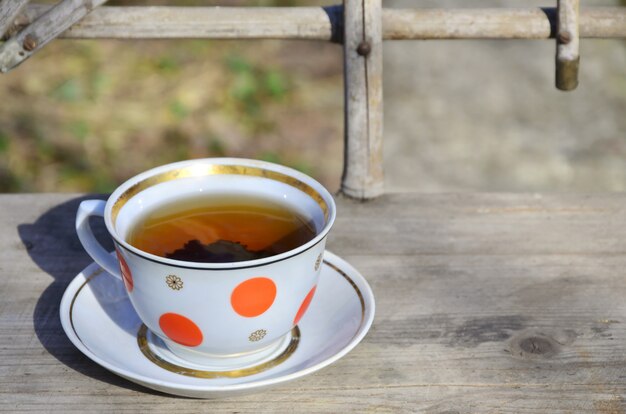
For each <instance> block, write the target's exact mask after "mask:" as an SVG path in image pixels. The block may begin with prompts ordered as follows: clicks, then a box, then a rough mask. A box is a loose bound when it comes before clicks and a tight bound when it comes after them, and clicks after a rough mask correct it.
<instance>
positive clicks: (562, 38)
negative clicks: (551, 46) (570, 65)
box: [557, 31, 572, 45]
mask: <svg viewBox="0 0 626 414" xmlns="http://www.w3.org/2000/svg"><path fill="white" fill-rule="evenodd" d="M557 37H558V39H559V42H561V44H564V45H566V44H568V43H569V42H571V41H572V34H571V33H570V32H568V31H564V32H560V33H559V35H558V36H557Z"/></svg>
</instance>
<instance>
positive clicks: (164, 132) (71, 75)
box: [0, 0, 343, 192]
mask: <svg viewBox="0 0 626 414" xmlns="http://www.w3.org/2000/svg"><path fill="white" fill-rule="evenodd" d="M295 3H297V4H298V5H306V4H320V2H319V1H318V2H313V1H311V2H309V1H297V2H296V1H293V0H263V1H261V0H258V1H224V0H222V1H220V2H209V1H170V2H167V1H110V2H109V3H108V4H109V5H117V6H122V5H125V6H126V5H141V4H151V5H164V4H172V5H179V6H181V5H190V6H193V5H222V6H289V5H294V4H295ZM341 71H342V51H341V48H340V46H338V45H332V44H327V43H324V42H307V41H265V40H264V41H210V40H167V41H148V40H146V41H142V40H139V41H137V40H131V41H113V40H57V41H54V42H52V43H50V44H48V45H47V46H46V47H45V48H43V49H42V50H41V51H40V52H39V53H37V54H36V55H35V56H33V57H32V58H31V59H29V60H28V61H26V62H25V63H24V64H23V65H21V66H20V67H19V68H17V69H16V70H14V71H12V72H10V73H8V74H4V75H0V94H1V95H2V96H3V97H4V99H3V104H2V106H1V107H0V192H40V191H79V192H82V191H96V192H110V191H111V190H113V189H114V188H115V187H116V186H117V185H119V184H120V183H121V182H123V181H124V180H126V179H127V178H129V177H131V176H133V175H135V174H137V173H139V172H141V171H143V170H146V169H148V168H151V167H154V166H157V165H161V164H165V163H168V162H173V161H177V160H182V159H189V158H201V157H219V156H233V157H247V158H258V159H263V160H268V161H273V162H278V163H282V164H286V165H289V166H292V167H295V168H297V169H299V170H302V171H304V172H305V173H308V174H312V175H313V176H315V177H316V178H318V179H319V180H321V181H322V182H323V183H324V184H325V185H327V186H328V187H329V188H331V189H335V188H337V187H338V183H339V177H340V174H341V163H342V157H343V154H342V142H343V138H342V133H343V132H342V131H343V126H342V122H343V115H342V111H343V89H342V76H341Z"/></svg>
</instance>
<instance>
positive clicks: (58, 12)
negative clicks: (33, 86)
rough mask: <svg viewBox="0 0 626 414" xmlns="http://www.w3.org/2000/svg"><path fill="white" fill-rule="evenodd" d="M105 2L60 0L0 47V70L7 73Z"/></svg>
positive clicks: (101, 0)
mask: <svg viewBox="0 0 626 414" xmlns="http://www.w3.org/2000/svg"><path fill="white" fill-rule="evenodd" d="M10 1H13V0H10ZM105 2H106V0H63V1H61V2H60V3H58V4H57V5H55V6H54V7H52V8H51V9H50V10H49V11H47V12H46V13H44V14H43V15H42V16H40V17H39V18H38V19H37V20H35V22H33V23H32V24H30V25H29V26H27V27H26V28H24V29H23V30H22V31H21V32H19V33H18V34H17V35H15V36H14V37H12V38H10V39H9V40H7V41H6V42H5V43H4V44H3V45H2V46H0V71H1V72H8V71H9V70H11V69H13V68H14V67H16V66H17V65H19V64H20V63H22V62H23V61H25V60H26V59H28V58H29V57H31V56H32V55H33V54H34V53H35V52H37V51H38V50H39V49H41V48H42V47H43V46H44V45H46V44H47V43H48V42H50V41H51V40H53V39H54V38H56V37H57V36H59V35H60V34H61V33H63V32H64V31H65V30H66V29H68V28H69V27H70V26H72V25H73V24H74V23H76V22H77V21H79V20H80V19H82V18H83V17H85V16H86V15H87V14H88V13H89V12H90V11H91V10H93V9H94V8H95V7H98V6H99V5H101V4H103V3H105ZM18 12H19V11H18Z"/></svg>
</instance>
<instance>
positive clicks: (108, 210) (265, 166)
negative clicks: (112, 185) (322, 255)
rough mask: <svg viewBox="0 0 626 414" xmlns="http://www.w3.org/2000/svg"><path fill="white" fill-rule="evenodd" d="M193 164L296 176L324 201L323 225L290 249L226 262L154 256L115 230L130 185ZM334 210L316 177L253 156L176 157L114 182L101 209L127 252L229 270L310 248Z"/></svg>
mask: <svg viewBox="0 0 626 414" xmlns="http://www.w3.org/2000/svg"><path fill="white" fill-rule="evenodd" d="M194 165H197V166H200V167H202V166H207V167H208V166H234V167H243V168H251V169H254V170H255V171H256V170H258V169H260V170H263V171H270V172H274V173H278V174H280V175H284V176H287V177H291V178H293V179H295V180H297V181H298V182H300V183H302V184H304V185H305V186H308V187H309V188H311V189H312V190H313V191H315V192H316V193H317V194H319V196H320V197H321V199H322V200H323V201H324V203H325V205H326V207H327V217H326V218H325V223H324V227H323V228H322V229H321V230H320V231H319V232H318V233H317V234H316V236H315V237H314V238H313V239H311V240H309V241H308V242H306V243H304V244H302V245H300V246H298V247H296V248H294V249H291V250H288V251H286V252H283V253H280V254H277V255H273V256H269V257H264V258H262V259H254V260H245V261H239V262H227V263H206V262H190V261H183V260H174V259H168V258H166V257H161V256H157V255H154V254H151V253H148V252H145V251H143V250H140V249H138V248H136V247H134V246H132V245H131V244H130V243H128V242H127V241H126V240H124V239H123V238H122V237H121V236H120V235H119V234H118V233H117V230H116V229H115V225H114V218H113V213H114V208H115V205H116V203H117V202H118V201H119V200H120V199H121V197H124V196H125V195H126V194H128V192H129V190H131V191H132V190H133V189H138V188H139V187H140V185H139V184H141V183H143V182H146V180H148V179H150V178H153V177H156V176H157V175H158V174H161V173H167V172H171V171H175V170H179V169H181V168H186V167H192V166H194ZM261 176H264V175H261ZM180 178H184V177H180ZM267 178H268V179H272V178H271V177H267ZM174 179H176V178H174ZM140 192H141V190H138V191H137V193H135V194H131V195H130V197H129V198H128V200H130V199H131V198H132V197H134V196H135V195H136V194H138V193H140ZM309 196H310V195H309ZM336 210H337V207H336V204H335V200H334V199H333V197H332V195H331V194H330V192H329V191H328V190H327V189H326V188H325V187H324V186H323V185H322V184H320V183H319V182H318V181H316V180H315V179H313V178H312V177H310V176H308V175H306V174H304V173H301V172H300V171H297V170H295V169H293V168H290V167H286V166H283V165H279V164H275V163H272V162H268V161H260V160H253V159H247V158H199V159H193V160H186V161H179V162H174V163H170V164H165V165H161V166H159V167H155V168H152V169H149V170H147V171H144V172H142V173H140V174H137V175H135V176H134V177H132V178H130V179H128V180H126V181H125V182H124V183H122V184H121V185H120V186H118V187H117V188H116V189H115V190H114V191H113V193H111V195H110V196H109V198H108V200H107V202H106V206H105V211H104V222H105V224H106V227H107V230H108V232H109V234H110V235H111V237H112V238H113V240H115V242H116V244H117V245H119V246H121V247H123V248H124V249H125V250H127V251H128V252H130V253H132V254H134V255H136V256H139V257H142V258H144V259H146V260H149V261H152V262H156V263H160V264H165V265H168V266H172V267H178V268H185V269H203V270H233V269H246V268H252V267H259V266H264V265H268V264H271V263H276V262H280V261H283V260H286V259H288V258H290V257H293V256H296V255H298V254H300V253H302V252H304V251H306V250H309V249H311V248H312V247H314V246H315V245H317V244H319V243H320V242H321V241H322V240H324V238H325V237H326V236H327V234H328V232H329V231H330V229H331V227H332V226H333V224H334V222H335V218H336Z"/></svg>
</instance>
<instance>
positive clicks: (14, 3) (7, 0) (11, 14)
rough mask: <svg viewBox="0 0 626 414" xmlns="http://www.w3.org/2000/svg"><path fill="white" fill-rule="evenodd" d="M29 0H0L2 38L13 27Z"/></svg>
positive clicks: (0, 32) (0, 34)
mask: <svg viewBox="0 0 626 414" xmlns="http://www.w3.org/2000/svg"><path fill="white" fill-rule="evenodd" d="M28 1H29V0H0V38H1V37H2V36H4V34H5V33H6V31H7V30H8V29H9V27H11V25H12V24H13V21H14V20H15V18H16V17H17V16H18V15H19V14H20V12H21V11H22V9H23V8H24V6H26V4H27V3H28Z"/></svg>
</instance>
